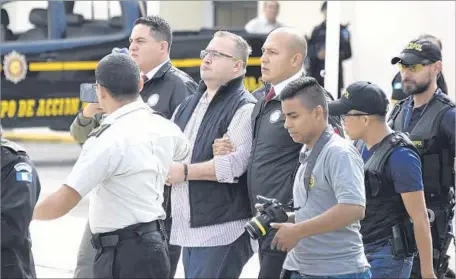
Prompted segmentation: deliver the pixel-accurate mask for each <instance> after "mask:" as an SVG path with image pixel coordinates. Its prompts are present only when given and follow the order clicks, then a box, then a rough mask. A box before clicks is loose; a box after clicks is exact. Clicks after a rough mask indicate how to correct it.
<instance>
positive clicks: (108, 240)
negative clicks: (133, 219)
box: [90, 220, 166, 249]
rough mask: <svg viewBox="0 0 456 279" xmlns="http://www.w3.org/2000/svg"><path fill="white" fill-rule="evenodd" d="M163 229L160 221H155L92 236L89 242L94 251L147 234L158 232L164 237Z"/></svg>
mask: <svg viewBox="0 0 456 279" xmlns="http://www.w3.org/2000/svg"><path fill="white" fill-rule="evenodd" d="M164 229H165V226H164V225H163V222H162V221H161V220H156V221H152V222H148V223H139V224H135V225H131V226H128V227H125V228H123V229H119V230H116V231H113V232H107V233H97V234H92V239H91V240H90V242H91V243H92V246H93V248H95V249H100V248H105V247H114V246H117V244H118V243H119V242H121V241H123V240H127V239H131V238H136V237H140V236H141V235H143V234H145V233H148V232H154V231H160V232H162V233H163V234H164V236H166V234H165V232H164Z"/></svg>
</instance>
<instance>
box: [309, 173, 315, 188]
mask: <svg viewBox="0 0 456 279" xmlns="http://www.w3.org/2000/svg"><path fill="white" fill-rule="evenodd" d="M314 186H315V177H314V176H313V175H311V176H310V178H309V188H310V189H312V188H313V187H314Z"/></svg>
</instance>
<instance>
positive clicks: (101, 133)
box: [34, 54, 189, 278]
mask: <svg viewBox="0 0 456 279" xmlns="http://www.w3.org/2000/svg"><path fill="white" fill-rule="evenodd" d="M95 77H96V82H97V83H96V84H97V97H98V100H99V103H100V107H101V108H102V109H103V111H105V112H106V113H107V114H108V116H107V117H106V118H105V119H104V120H103V123H102V125H101V126H100V127H99V128H98V129H95V130H93V131H92V132H91V133H90V135H89V139H88V140H87V141H86V143H85V144H84V146H83V150H82V152H81V155H80V157H79V158H78V161H77V162H76V164H75V166H74V167H73V170H72V171H71V173H70V175H69V176H68V178H67V180H66V182H65V184H64V185H63V186H62V187H61V188H60V189H59V190H58V191H57V192H56V193H53V194H52V195H50V196H49V197H48V198H47V199H45V200H44V201H43V202H42V203H40V204H39V205H38V206H37V207H36V209H35V212H34V219H38V220H49V219H55V218H58V217H61V216H63V215H65V214H66V213H68V212H69V211H70V210H71V209H72V208H74V207H75V206H76V205H77V204H78V203H79V201H80V200H81V199H82V197H84V196H86V195H87V194H88V193H89V192H91V191H92V190H93V189H96V190H95V191H94V192H93V196H92V200H91V202H90V207H89V224H90V230H91V233H92V239H91V242H92V244H93V246H94V248H95V249H97V254H96V257H95V259H94V264H93V273H94V277H95V278H168V277H169V273H170V262H169V256H168V248H167V245H166V237H167V236H166V232H165V231H164V226H163V222H162V221H163V219H164V218H165V215H166V214H165V211H164V209H163V207H162V202H163V187H164V183H165V179H166V175H167V173H168V170H169V168H170V166H171V163H172V161H173V159H174V158H176V157H177V158H181V157H183V156H186V155H187V153H188V152H189V148H188V140H187V139H186V138H185V136H184V135H183V133H182V132H181V131H180V130H179V128H178V127H177V125H175V124H173V123H172V122H171V121H169V120H167V119H165V118H163V117H162V116H159V115H157V114H154V113H153V111H152V110H151V109H150V108H149V106H148V105H147V104H146V103H144V102H143V101H142V100H141V99H139V98H138V96H139V89H140V87H141V86H142V79H141V78H140V71H139V68H138V66H137V64H136V63H135V62H134V61H133V60H132V59H131V58H130V57H129V56H127V55H124V54H110V55H108V56H106V57H104V58H103V59H102V60H101V61H100V62H99V64H98V66H97V69H96V71H95ZM142 121H144V122H147V123H149V125H143V126H141V125H140V124H138V123H140V122H142Z"/></svg>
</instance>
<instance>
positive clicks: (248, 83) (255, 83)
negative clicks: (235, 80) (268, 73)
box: [244, 76, 263, 93]
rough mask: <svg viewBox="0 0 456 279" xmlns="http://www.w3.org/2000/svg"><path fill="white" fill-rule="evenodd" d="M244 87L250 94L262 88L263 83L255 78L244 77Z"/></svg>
mask: <svg viewBox="0 0 456 279" xmlns="http://www.w3.org/2000/svg"><path fill="white" fill-rule="evenodd" d="M244 86H245V88H246V89H247V90H249V91H250V93H252V92H253V91H255V89H258V88H260V87H261V86H263V82H262V81H261V78H255V77H253V76H252V77H245V78H244Z"/></svg>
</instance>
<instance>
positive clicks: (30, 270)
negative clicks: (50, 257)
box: [1, 139, 41, 278]
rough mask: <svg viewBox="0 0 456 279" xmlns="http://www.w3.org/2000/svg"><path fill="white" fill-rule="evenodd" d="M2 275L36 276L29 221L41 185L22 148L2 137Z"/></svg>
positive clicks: (5, 276)
mask: <svg viewBox="0 0 456 279" xmlns="http://www.w3.org/2000/svg"><path fill="white" fill-rule="evenodd" d="M1 149H2V154H1V156H2V178H1V179H2V180H1V181H2V191H1V193H2V194H1V215H2V233H1V246H2V256H1V257H2V258H1V264H2V270H1V277H2V278H36V273H35V264H34V261H33V255H32V249H31V246H32V243H31V238H30V232H29V225H30V222H31V220H32V215H33V210H34V208H35V205H36V202H37V201H38V198H39V195H40V191H41V185H40V181H39V178H38V173H37V172H36V170H35V167H34V166H33V163H32V162H31V161H30V159H29V158H28V156H27V154H26V153H25V151H24V150H23V149H22V148H21V147H20V146H19V145H17V144H14V143H12V142H10V141H7V140H4V139H2V146H1Z"/></svg>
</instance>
